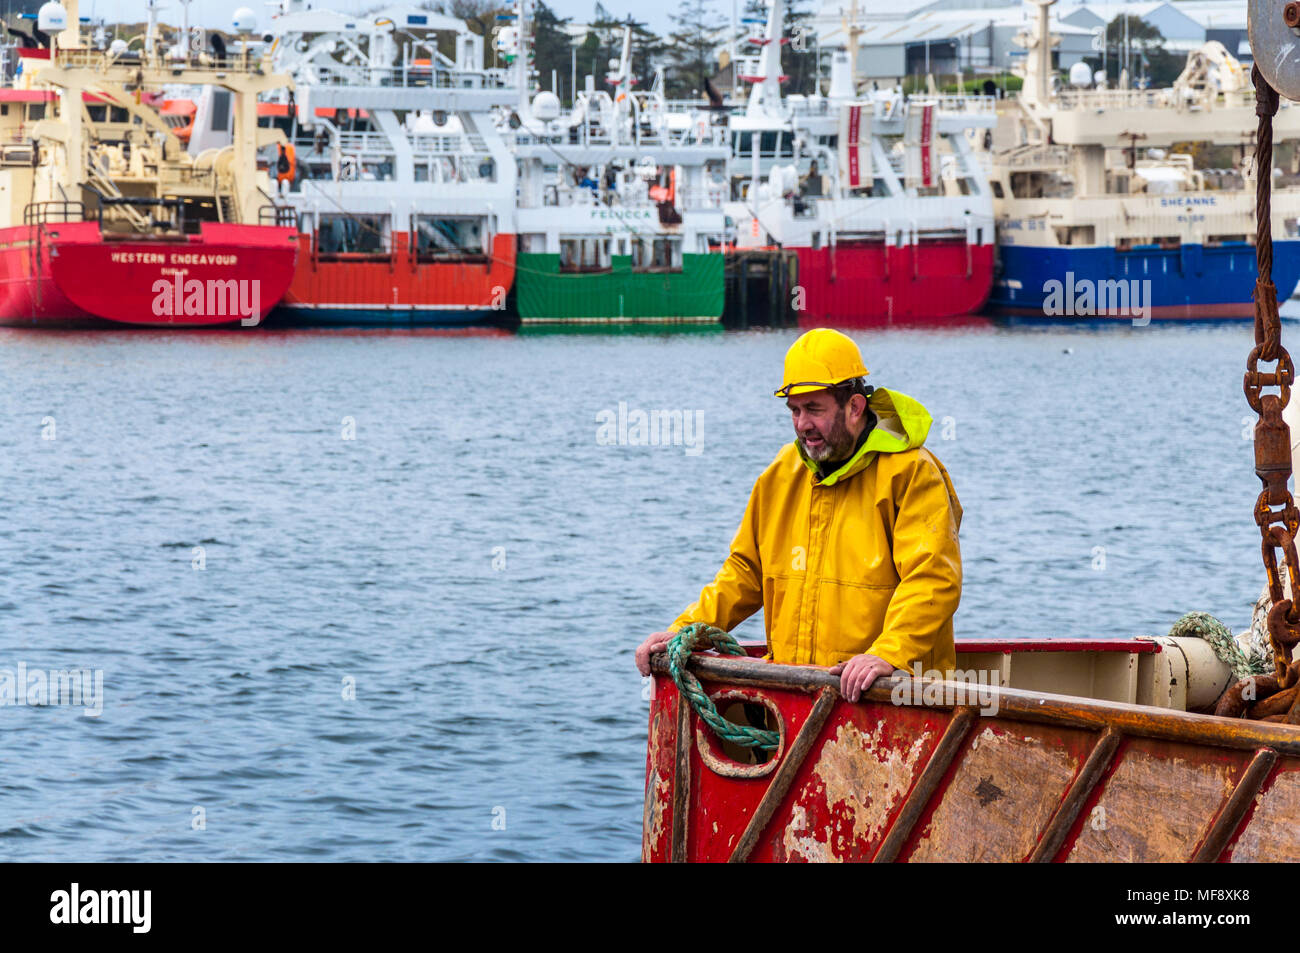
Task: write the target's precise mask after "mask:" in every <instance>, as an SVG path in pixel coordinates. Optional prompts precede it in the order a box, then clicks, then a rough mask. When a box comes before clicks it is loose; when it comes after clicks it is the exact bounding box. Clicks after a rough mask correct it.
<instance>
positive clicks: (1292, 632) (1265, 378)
mask: <svg viewBox="0 0 1300 953" xmlns="http://www.w3.org/2000/svg"><path fill="white" fill-rule="evenodd" d="M1251 79H1252V80H1253V81H1254V83H1255V114H1256V116H1258V117H1259V127H1258V134H1257V136H1256V148H1255V223H1256V231H1255V261H1256V264H1257V265H1258V267H1259V277H1258V279H1257V280H1256V282H1255V346H1254V347H1253V348H1251V351H1250V355H1249V356H1248V357H1247V358H1246V377H1245V380H1244V382H1243V385H1242V387H1243V390H1244V391H1245V394H1246V402H1247V403H1248V404H1250V407H1251V409H1252V410H1254V411H1255V413H1257V414H1258V415H1259V420H1258V421H1257V422H1256V424H1255V474H1256V475H1257V476H1258V477H1259V479H1260V482H1261V483H1263V485H1264V487H1263V489H1262V490H1261V491H1260V494H1259V499H1258V500H1257V501H1256V503H1255V514H1254V515H1255V523H1256V525H1257V526H1259V532H1260V550H1261V553H1262V555H1263V557H1264V572H1265V575H1266V576H1267V579H1268V593H1269V597H1270V599H1271V600H1272V603H1273V608H1272V609H1271V610H1270V611H1269V614H1268V636H1269V642H1270V644H1271V645H1272V647H1273V674H1272V675H1254V676H1251V677H1250V678H1245V679H1242V680H1241V681H1239V682H1237V683H1236V684H1234V685H1232V686H1231V687H1229V688H1228V690H1227V691H1225V692H1224V693H1223V695H1222V696H1221V697H1220V698H1219V703H1218V705H1217V706H1216V707H1215V713H1216V714H1221V715H1229V716H1234V717H1240V716H1243V715H1244V716H1245V717H1247V718H1258V719H1266V720H1269V721H1286V722H1288V723H1290V724H1297V723H1300V661H1297V662H1294V663H1293V662H1292V659H1291V649H1292V647H1293V646H1294V645H1295V644H1296V643H1297V642H1300V604H1298V603H1297V602H1296V601H1295V600H1294V599H1288V598H1286V590H1285V587H1284V586H1283V581H1282V575H1281V573H1280V572H1279V570H1278V558H1277V553H1278V550H1281V551H1282V554H1283V558H1284V560H1285V563H1286V573H1287V577H1288V579H1289V580H1290V584H1291V586H1290V589H1291V593H1292V594H1293V596H1294V595H1296V594H1300V558H1297V555H1296V544H1295V540H1296V536H1297V535H1300V510H1297V509H1296V505H1295V500H1294V499H1293V498H1292V496H1291V491H1290V490H1289V489H1288V488H1287V480H1288V479H1290V477H1291V431H1290V428H1289V427H1287V425H1286V421H1284V420H1283V419H1282V412H1283V411H1284V410H1285V409H1286V406H1287V404H1288V403H1289V402H1290V400H1291V385H1292V384H1293V383H1294V381H1295V365H1294V364H1293V363H1292V361H1291V355H1290V354H1289V353H1287V350H1286V348H1285V347H1283V346H1282V321H1281V319H1280V318H1279V317H1278V313H1277V288H1276V287H1274V285H1273V222H1272V210H1271V205H1272V197H1273V196H1272V192H1273V175H1272V173H1273V116H1274V115H1276V114H1277V108H1278V94H1277V91H1276V90H1274V89H1273V88H1272V87H1271V86H1269V85H1268V81H1267V80H1265V79H1264V77H1263V76H1262V75H1261V74H1260V72H1259V68H1258V67H1255V68H1252V70H1251ZM1261 363H1263V364H1266V365H1273V366H1272V367H1271V368H1267V369H1261V367H1260V364H1261ZM1265 388H1277V390H1278V393H1268V394H1265V393H1264V390H1265Z"/></svg>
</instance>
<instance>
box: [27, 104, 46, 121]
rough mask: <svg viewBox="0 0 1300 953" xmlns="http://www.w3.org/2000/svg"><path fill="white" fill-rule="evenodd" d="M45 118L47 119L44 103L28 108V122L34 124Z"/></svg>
mask: <svg viewBox="0 0 1300 953" xmlns="http://www.w3.org/2000/svg"><path fill="white" fill-rule="evenodd" d="M44 118H45V104H44V103H36V104H34V105H31V106H28V107H27V120H28V122H34V121H35V120H37V119H44Z"/></svg>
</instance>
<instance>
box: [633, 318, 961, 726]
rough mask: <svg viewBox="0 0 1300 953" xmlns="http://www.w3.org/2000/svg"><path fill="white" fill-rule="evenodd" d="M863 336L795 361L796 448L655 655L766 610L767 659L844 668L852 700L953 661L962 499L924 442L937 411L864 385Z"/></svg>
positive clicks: (657, 636)
mask: <svg viewBox="0 0 1300 953" xmlns="http://www.w3.org/2000/svg"><path fill="white" fill-rule="evenodd" d="M867 373H868V371H867V369H866V367H865V366H864V365H863V363H862V355H861V353H860V352H859V351H858V347H857V345H856V344H854V343H853V341H852V340H851V339H850V338H848V337H846V336H845V335H843V334H841V333H840V332H838V331H832V330H829V329H818V330H814V331H809V332H807V333H806V334H804V335H802V336H801V337H800V338H799V339H798V340H797V341H795V343H794V344H793V345H792V346H791V347H790V350H789V351H788V352H787V353H786V357H785V382H784V384H783V385H782V387H781V388H780V389H779V390H778V391H777V392H776V396H778V397H784V398H786V406H787V407H789V408H790V413H791V416H792V420H793V423H794V432H795V438H796V439H795V442H794V443H791V444H786V446H784V447H782V448H781V452H780V453H778V454H777V456H776V459H775V460H773V461H772V463H771V465H770V466H768V468H767V469H766V470H764V471H763V474H762V475H761V476H760V477H759V478H758V481H757V482H756V483H755V484H754V490H753V492H752V493H751V494H750V497H749V506H748V507H747V509H746V510H745V518H744V520H743V521H742V522H741V524H740V529H739V530H737V532H736V537H735V539H734V540H732V543H731V555H730V556H728V557H727V559H726V562H724V563H723V564H722V568H721V569H720V570H719V571H718V574H717V576H716V577H715V578H714V580H713V582H711V583H709V584H708V585H707V586H705V587H704V589H703V590H702V591H701V592H700V598H699V600H698V601H697V602H695V604H693V605H692V606H690V607H689V608H688V609H687V610H686V611H685V612H683V613H682V614H681V615H680V616H678V617H677V619H676V620H675V621H674V622H673V624H672V625H671V626H670V628H669V631H667V632H656V633H654V634H653V635H651V636H650V637H649V638H648V639H646V640H645V642H643V643H642V644H641V645H640V646H639V647H638V648H637V652H636V662H637V668H638V669H640V671H641V673H642V674H643V675H648V674H649V672H650V656H651V655H652V654H654V653H655V652H659V651H662V650H663V649H664V648H665V647H666V646H667V644H668V641H669V640H670V639H671V638H672V636H673V633H674V632H676V630H678V629H680V628H681V627H682V626H684V625H687V624H689V623H692V622H705V623H708V624H709V625H715V626H718V627H719V628H721V629H726V630H728V631H730V630H731V629H732V628H734V627H735V626H737V625H739V624H740V623H741V622H743V621H744V620H745V619H747V618H749V616H751V615H753V614H754V613H755V612H757V611H758V610H759V609H760V608H761V609H762V610H763V619H764V623H765V625H766V628H767V649H768V658H770V659H771V660H772V661H774V662H782V663H786V664H793V665H821V666H827V667H829V668H830V670H831V672H832V673H837V674H839V675H840V690H841V692H842V694H843V695H844V697H845V698H846V699H848V700H849V701H857V700H858V697H859V695H860V694H861V693H862V692H864V691H866V690H867V689H868V688H870V687H871V683H872V682H874V681H875V680H876V679H877V678H878V677H879V676H881V675H887V674H889V673H891V672H893V671H894V670H895V669H903V670H904V671H908V672H910V671H911V670H912V668H913V666H914V664H915V663H917V662H919V663H921V668H922V669H923V670H926V671H929V670H932V669H933V670H938V671H940V672H944V673H946V672H950V671H951V670H952V669H953V668H955V667H956V650H955V648H954V646H953V637H952V615H953V613H954V612H955V611H956V609H957V603H958V602H960V601H961V550H960V548H959V547H958V542H957V530H958V528H959V527H960V525H961V512H962V511H961V504H960V503H959V502H958V500H957V494H956V493H955V492H954V490H953V488H952V481H951V479H949V477H948V471H947V470H945V469H944V467H943V464H942V463H940V462H939V460H938V458H937V457H935V455H934V454H933V453H931V452H930V451H929V450H927V449H926V448H925V447H923V446H922V444H923V443H924V442H925V438H926V434H927V433H928V432H929V429H930V422H931V418H930V414H929V413H928V412H927V411H926V409H925V408H924V407H922V406H921V404H920V403H918V402H917V401H915V400H913V399H912V398H911V397H908V396H906V395H905V394H900V393H898V392H897V391H888V390H885V389H884V388H872V387H869V386H867V384H866V382H865V380H863V378H865V377H866V375H867Z"/></svg>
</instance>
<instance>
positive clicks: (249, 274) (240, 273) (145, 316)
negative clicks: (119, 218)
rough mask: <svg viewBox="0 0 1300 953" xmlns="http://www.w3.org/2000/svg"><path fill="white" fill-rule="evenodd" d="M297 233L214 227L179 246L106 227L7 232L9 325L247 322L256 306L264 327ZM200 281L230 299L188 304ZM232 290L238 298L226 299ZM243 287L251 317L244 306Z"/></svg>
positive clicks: (0, 274)
mask: <svg viewBox="0 0 1300 953" xmlns="http://www.w3.org/2000/svg"><path fill="white" fill-rule="evenodd" d="M296 235H297V230H296V229H294V228H284V227H278V226H268V225H228V224H219V223H214V222H204V223H203V224H202V225H201V227H200V232H199V234H198V235H188V236H184V237H182V238H178V239H147V238H140V237H130V238H123V239H117V238H114V237H112V236H109V237H105V236H103V235H101V234H100V229H99V224H98V223H97V222H67V223H57V224H54V223H51V224H47V225H44V226H35V225H23V226H14V227H11V228H4V229H0V324H6V325H28V326H30V325H38V326H42V327H47V326H48V327H84V326H101V325H105V324H110V325H138V326H143V327H205V326H214V325H226V324H240V323H243V322H245V321H246V320H247V319H250V318H251V314H250V311H251V310H252V307H251V305H252V304H253V303H254V302H255V303H256V310H257V312H258V320H259V321H260V319H261V318H263V317H265V316H266V314H267V313H268V312H269V311H270V310H271V309H272V308H273V307H274V306H275V305H276V303H277V302H278V301H279V300H280V298H281V297H283V295H284V293H285V291H286V290H287V289H288V287H289V281H290V280H291V278H292V277H293V269H294V261H295V258H296V256H297V244H296ZM195 281H198V282H200V283H201V286H200V287H202V288H203V289H209V288H211V287H212V286H213V285H217V286H220V287H221V289H222V292H221V294H220V295H218V296H217V297H216V298H214V297H212V296H211V294H210V292H208V291H206V290H205V292H204V293H202V294H200V295H199V296H198V297H197V298H195V297H188V300H187V295H186V292H187V291H190V292H192V290H193V285H192V283H193V282H195ZM232 281H233V282H235V284H234V285H230V282H232ZM160 283H161V284H160ZM227 287H228V288H229V289H230V293H231V294H232V295H234V297H232V298H227V297H226V290H225V289H226V288H227ZM177 288H179V289H180V290H179V292H177V291H176V289H177ZM241 289H242V290H243V292H244V296H243V299H242V301H243V302H245V303H247V304H249V305H250V308H249V310H241V308H240V301H241V299H240V298H239V297H238V295H239V292H240V290H241ZM254 290H255V294H254ZM187 305H188V306H187Z"/></svg>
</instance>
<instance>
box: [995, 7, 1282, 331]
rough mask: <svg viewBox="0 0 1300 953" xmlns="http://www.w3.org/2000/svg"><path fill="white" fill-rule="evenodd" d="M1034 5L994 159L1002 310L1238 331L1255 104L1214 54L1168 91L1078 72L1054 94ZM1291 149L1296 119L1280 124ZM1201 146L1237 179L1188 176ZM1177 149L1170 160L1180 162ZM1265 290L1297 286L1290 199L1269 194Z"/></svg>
mask: <svg viewBox="0 0 1300 953" xmlns="http://www.w3.org/2000/svg"><path fill="white" fill-rule="evenodd" d="M1054 2H1055V0H1031V2H1030V4H1029V5H1030V7H1031V8H1032V9H1033V14H1034V24H1035V26H1034V28H1033V29H1031V30H1028V31H1026V32H1025V33H1023V34H1022V35H1021V36H1020V37H1019V38H1018V39H1019V41H1020V43H1021V45H1023V46H1024V47H1025V48H1026V52H1027V55H1026V56H1025V64H1024V87H1023V89H1022V91H1021V93H1020V96H1019V98H1018V99H1017V100H1015V101H1014V102H1011V103H1010V104H1009V108H1008V110H1007V112H1006V113H1005V114H1004V116H1003V120H1004V121H1003V123H1002V124H1001V125H1000V126H999V129H998V135H997V136H996V137H995V140H994V144H993V154H992V169H993V171H992V178H993V189H994V206H995V209H996V214H997V227H998V273H997V276H996V278H995V281H994V288H993V293H992V295H991V297H990V300H989V304H990V307H991V309H992V310H994V311H995V312H997V313H1000V314H1004V315H1009V316H1013V317H1018V318H1021V319H1037V320H1050V321H1075V320H1102V321H1105V320H1115V319H1120V320H1132V321H1134V322H1135V323H1137V324H1139V325H1140V324H1144V323H1146V322H1147V321H1149V320H1151V319H1153V318H1154V319H1162V318H1164V319H1178V320H1189V319H1225V318H1248V317H1250V316H1251V315H1252V314H1253V313H1254V311H1253V305H1252V304H1251V292H1252V290H1253V288H1254V285H1255V277H1256V267H1255V248H1254V246H1255V227H1254V223H1253V214H1254V181H1255V180H1254V164H1253V157H1252V153H1253V149H1254V146H1253V143H1252V140H1251V136H1252V132H1253V131H1252V129H1251V122H1252V121H1253V117H1254V109H1255V101H1254V92H1253V90H1251V89H1250V87H1249V80H1248V70H1246V69H1244V68H1243V67H1242V66H1241V64H1240V63H1238V62H1237V60H1236V59H1235V58H1234V57H1233V56H1231V55H1230V54H1229V53H1228V51H1227V50H1225V49H1224V48H1223V47H1222V45H1221V44H1219V43H1217V42H1210V43H1207V44H1205V46H1204V47H1202V48H1201V49H1198V50H1195V51H1193V52H1192V53H1191V54H1190V55H1189V57H1188V61H1187V67H1186V69H1184V71H1183V73H1182V75H1180V76H1179V77H1178V79H1177V80H1176V81H1175V83H1174V85H1173V86H1172V87H1171V88H1169V89H1161V90H1152V89H1130V88H1128V77H1127V75H1126V74H1125V75H1122V76H1121V79H1120V88H1117V89H1108V88H1104V84H1103V85H1100V86H1099V85H1094V82H1093V77H1092V76H1091V75H1090V70H1089V68H1088V67H1087V65H1086V64H1082V63H1079V64H1075V67H1073V68H1072V70H1071V77H1072V83H1073V84H1075V85H1073V87H1072V88H1068V89H1067V88H1062V89H1053V85H1052V82H1053V79H1052V78H1053V75H1054V74H1053V72H1052V69H1051V59H1050V58H1051V49H1052V45H1053V42H1054V40H1055V38H1054V37H1053V36H1052V35H1051V33H1050V29H1049V9H1050V7H1051V6H1052V4H1053V3H1054ZM1275 135H1276V136H1277V137H1278V140H1279V141H1282V140H1284V139H1296V138H1297V137H1300V109H1297V108H1295V107H1293V106H1284V107H1283V109H1282V110H1281V111H1280V112H1279V114H1278V116H1277V117H1276V125H1275ZM1197 144H1204V145H1208V146H1231V147H1234V151H1235V152H1236V153H1237V154H1238V156H1239V158H1240V161H1239V162H1238V163H1237V164H1236V165H1235V167H1232V168H1226V167H1225V168H1217V169H1197V168H1196V167H1195V164H1194V162H1193V157H1192V154H1191V152H1190V149H1191V148H1192V147H1194V146H1196V145H1197ZM1175 147H1177V149H1178V150H1180V152H1174V151H1173V149H1174V148H1175ZM1273 196H1274V215H1273V224H1272V228H1273V233H1272V234H1273V249H1274V280H1275V282H1276V283H1277V286H1278V288H1280V289H1282V294H1283V296H1284V297H1289V296H1290V295H1291V293H1292V291H1293V290H1294V289H1295V287H1296V282H1297V280H1298V279H1300V229H1298V228H1297V220H1300V188H1297V187H1295V186H1287V187H1277V188H1275V189H1274V190H1273Z"/></svg>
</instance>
